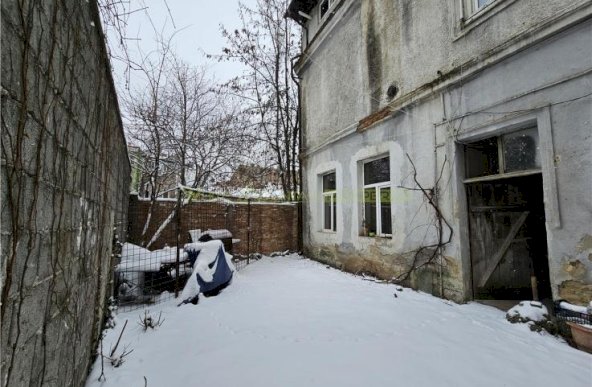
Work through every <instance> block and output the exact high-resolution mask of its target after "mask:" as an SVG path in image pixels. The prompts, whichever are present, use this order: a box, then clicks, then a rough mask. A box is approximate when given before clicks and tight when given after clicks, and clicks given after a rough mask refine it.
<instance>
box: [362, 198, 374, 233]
mask: <svg viewBox="0 0 592 387" xmlns="http://www.w3.org/2000/svg"><path fill="white" fill-rule="evenodd" d="M364 221H365V222H366V224H365V226H366V230H367V232H368V235H370V236H371V234H370V233H372V234H374V235H375V234H376V189H375V188H366V189H365V190H364Z"/></svg>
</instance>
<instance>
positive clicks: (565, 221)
mask: <svg viewBox="0 0 592 387" xmlns="http://www.w3.org/2000/svg"><path fill="white" fill-rule="evenodd" d="M287 16H288V17H291V18H293V19H295V20H296V21H297V22H298V23H300V24H301V25H302V26H303V36H302V51H303V52H302V55H301V56H300V59H299V60H298V62H297V64H296V72H297V73H298V75H299V77H300V85H301V114H302V123H303V141H302V146H303V151H302V164H301V165H302V168H303V180H304V181H303V187H304V192H305V198H306V202H305V203H304V208H303V216H304V231H303V232H304V236H303V238H304V245H305V251H306V253H307V254H309V255H310V256H312V257H314V258H315V259H318V260H320V261H323V262H326V263H329V264H331V265H334V266H337V267H340V268H343V269H344V270H348V271H352V272H358V273H370V274H373V275H376V276H378V277H380V278H385V279H396V280H403V279H406V277H407V275H406V274H407V273H408V272H410V271H411V272H410V275H409V276H408V277H409V278H407V279H406V281H404V282H405V283H408V284H409V285H411V286H413V287H414V288H417V289H421V290H424V291H428V292H431V293H433V294H436V295H439V296H443V297H446V298H451V299H454V300H457V301H465V300H470V299H480V298H497V299H522V298H525V299H530V298H532V297H533V291H535V292H536V293H538V297H540V298H551V297H552V298H554V299H557V298H565V299H568V300H570V301H572V302H575V303H579V304H583V303H587V302H588V301H590V300H592V259H591V258H590V257H592V193H591V191H592V173H591V172H590V171H591V170H592V127H591V123H592V113H591V112H592V96H591V92H592V87H591V85H592V18H591V16H592V2H591V1H589V0H553V1H540V0H490V1H485V0H399V1H392V0H322V1H314V0H293V1H292V2H291V3H290V6H289V9H288V12H287ZM415 173H416V180H417V181H416V180H415V179H414V175H415ZM422 188H423V189H424V190H425V192H422V191H421V189H422ZM430 201H431V203H433V205H431V204H430ZM439 215H441V216H439ZM439 219H440V220H441V221H440V220H439ZM447 223H448V225H450V228H449V227H448V226H447ZM438 230H442V232H439V231H438ZM447 242H449V243H447ZM534 296H536V294H535V295H534Z"/></svg>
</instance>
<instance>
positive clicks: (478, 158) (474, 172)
mask: <svg viewBox="0 0 592 387" xmlns="http://www.w3.org/2000/svg"><path fill="white" fill-rule="evenodd" d="M465 169H466V173H467V177H481V176H487V175H494V174H497V173H499V160H498V153H497V137H494V138H488V139H486V140H483V141H478V142H474V143H472V144H467V145H465Z"/></svg>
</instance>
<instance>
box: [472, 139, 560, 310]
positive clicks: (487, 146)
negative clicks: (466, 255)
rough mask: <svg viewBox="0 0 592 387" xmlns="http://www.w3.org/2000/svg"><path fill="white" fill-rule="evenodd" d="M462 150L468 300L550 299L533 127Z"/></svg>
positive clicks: (539, 172) (542, 204)
mask: <svg viewBox="0 0 592 387" xmlns="http://www.w3.org/2000/svg"><path fill="white" fill-rule="evenodd" d="M464 148H465V171H466V174H467V178H466V179H465V180H464V183H465V188H466V194H467V204H468V216H469V240H470V251H471V278H472V290H473V298H474V299H494V300H531V299H539V300H543V299H545V298H550V297H551V286H550V281H549V263H548V257H547V235H546V230H545V208H544V202H543V180H542V174H541V169H540V162H539V160H538V133H537V131H536V128H529V129H524V130H520V131H517V132H513V133H509V134H504V135H501V136H498V137H492V138H488V139H486V140H482V141H478V142H474V143H469V144H465V145H464Z"/></svg>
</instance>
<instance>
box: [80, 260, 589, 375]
mask: <svg viewBox="0 0 592 387" xmlns="http://www.w3.org/2000/svg"><path fill="white" fill-rule="evenodd" d="M395 293H396V294H397V297H394V294H395ZM177 303H178V300H171V301H169V302H167V303H163V304H159V305H153V306H151V307H150V314H151V315H152V316H153V317H158V315H159V313H160V312H162V318H163V319H165V322H164V324H163V325H162V326H161V327H158V328H156V329H155V330H148V331H147V332H143V330H142V328H141V327H140V326H139V325H138V324H136V322H138V321H139V318H138V315H139V314H141V315H143V312H142V311H136V312H129V313H121V314H119V315H118V316H117V320H118V325H117V326H116V327H115V329H112V330H108V331H106V337H105V339H104V342H103V348H104V349H105V351H108V350H109V348H111V347H112V346H113V345H114V343H115V342H116V341H117V337H118V335H119V333H120V331H121V327H122V326H123V323H124V321H125V320H126V319H128V320H129V323H128V327H127V328H126V331H125V332H124V334H123V337H122V339H121V344H120V346H121V347H123V346H126V345H127V347H128V349H133V352H132V353H131V354H130V355H129V356H127V357H126V359H125V360H126V361H125V363H124V364H123V365H121V366H120V367H119V368H113V367H112V366H111V365H110V364H109V363H108V362H107V361H105V376H106V381H105V382H102V383H101V382H98V381H97V378H98V376H99V375H100V373H101V367H100V361H98V360H97V362H96V363H95V365H94V368H93V370H92V372H91V374H90V376H89V378H88V382H87V387H97V386H102V387H108V386H143V385H144V377H146V379H147V385H148V386H171V387H176V386H183V387H184V386H191V385H201V386H212V387H214V386H259V387H267V386H298V387H300V386H313V387H314V386H340V387H342V386H373V387H376V386H413V387H421V386H429V387H434V386H454V387H457V386H458V387H463V386H467V387H474V386H485V387H488V386H554V385H561V386H570V387H580V386H586V387H587V386H589V385H590V379H591V377H592V367H591V365H592V356H591V355H589V354H586V353H584V352H581V351H578V350H576V349H574V348H571V347H569V346H568V345H567V344H566V343H564V342H563V341H561V340H559V339H557V338H555V337H553V336H551V335H549V334H547V333H536V332H531V331H530V329H529V328H528V326H527V325H526V324H511V323H510V322H508V321H506V319H505V313H504V312H502V311H499V310H497V309H494V308H491V307H487V306H484V305H480V304H475V303H469V304H466V305H457V304H454V303H452V302H450V301H445V300H442V299H439V298H435V297H432V296H429V295H427V294H424V293H419V292H415V291H413V290H410V289H406V288H400V287H397V286H394V285H388V284H381V283H376V282H373V281H365V280H363V279H361V278H359V277H355V276H353V275H349V274H346V273H343V272H340V271H338V270H334V269H329V268H326V267H325V266H324V265H321V264H319V263H316V262H313V261H310V260H307V259H302V258H300V257H298V256H296V255H288V256H285V257H276V258H269V257H264V258H262V259H261V260H259V261H257V262H256V263H253V264H252V265H249V266H247V267H246V268H245V269H244V270H242V271H241V272H238V273H235V276H234V280H233V285H232V286H230V287H228V288H226V289H225V290H224V291H223V292H222V293H221V294H220V295H219V296H217V297H211V298H203V299H200V303H199V304H198V305H196V306H193V305H185V306H183V307H180V308H177V307H176V304H177Z"/></svg>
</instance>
